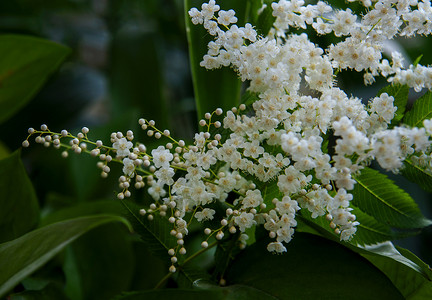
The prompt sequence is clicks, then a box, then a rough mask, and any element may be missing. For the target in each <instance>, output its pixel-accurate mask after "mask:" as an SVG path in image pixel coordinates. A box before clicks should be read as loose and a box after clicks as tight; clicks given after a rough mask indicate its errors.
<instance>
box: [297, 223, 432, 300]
mask: <svg viewBox="0 0 432 300" xmlns="http://www.w3.org/2000/svg"><path fill="white" fill-rule="evenodd" d="M298 217H299V218H298V219H299V221H300V222H299V223H298V224H299V225H301V226H300V227H299V226H297V232H299V231H302V232H308V233H312V234H314V235H319V236H321V237H325V238H327V239H329V240H330V241H333V242H336V243H339V244H340V245H343V246H345V247H346V248H348V249H350V250H351V251H354V252H356V253H358V254H360V255H362V256H363V257H365V258H366V259H367V260H369V261H370V262H371V263H372V264H374V265H375V266H376V267H377V268H378V269H380V270H381V271H382V272H383V273H385V275H386V276H387V277H388V278H389V279H390V280H391V281H392V282H393V284H394V285H395V286H396V288H397V289H398V290H399V291H400V292H401V293H402V294H403V295H404V296H405V298H407V299H430V295H431V283H432V282H431V278H432V270H431V269H430V268H429V266H428V265H426V264H425V263H424V262H422V261H421V260H420V259H419V258H417V257H416V256H415V255H414V254H412V253H411V252H409V251H408V250H405V249H403V248H397V250H396V249H395V247H394V246H393V244H392V243H391V242H389V241H387V242H384V243H378V244H374V245H367V246H359V245H357V246H356V245H354V244H355V239H356V238H355V237H354V239H353V240H352V242H351V243H346V242H341V241H339V239H338V237H337V236H335V235H334V234H331V232H329V231H328V230H325V229H324V228H323V227H322V226H319V225H318V224H316V223H314V222H312V221H310V220H308V219H307V218H305V217H303V216H298ZM297 235H298V233H297V234H296V238H297ZM294 241H295V239H294ZM411 283H412V284H411ZM413 295H422V296H423V297H422V296H419V297H412V296H413ZM425 295H427V296H425Z"/></svg>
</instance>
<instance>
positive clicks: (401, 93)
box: [377, 84, 409, 125]
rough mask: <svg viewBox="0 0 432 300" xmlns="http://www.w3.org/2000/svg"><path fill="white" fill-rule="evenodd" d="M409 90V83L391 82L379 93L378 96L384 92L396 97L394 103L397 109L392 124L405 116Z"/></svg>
mask: <svg viewBox="0 0 432 300" xmlns="http://www.w3.org/2000/svg"><path fill="white" fill-rule="evenodd" d="M408 92H409V87H408V86H407V85H401V84H391V85H388V86H386V87H384V88H382V89H381V90H380V91H379V92H378V94H377V96H380V95H381V94H383V93H387V94H388V95H389V96H393V98H394V102H393V104H394V106H396V107H397V110H396V113H395V116H394V118H393V120H392V125H395V124H398V123H399V121H400V120H402V118H403V116H404V113H405V110H406V106H407V102H408Z"/></svg>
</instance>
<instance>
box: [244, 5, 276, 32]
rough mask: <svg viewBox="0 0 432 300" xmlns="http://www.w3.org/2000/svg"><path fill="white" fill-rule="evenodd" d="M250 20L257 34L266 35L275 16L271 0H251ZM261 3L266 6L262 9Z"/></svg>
mask: <svg viewBox="0 0 432 300" xmlns="http://www.w3.org/2000/svg"><path fill="white" fill-rule="evenodd" d="M251 2H252V5H251V18H250V19H251V22H252V24H253V25H254V26H255V30H256V31H257V32H258V34H259V35H263V36H267V34H268V33H269V31H270V29H271V28H272V26H273V23H274V22H275V20H276V18H275V17H273V9H272V8H271V4H272V2H274V1H273V0H252V1H251ZM263 5H266V7H265V8H264V9H263Z"/></svg>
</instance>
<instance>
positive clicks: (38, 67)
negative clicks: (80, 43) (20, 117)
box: [0, 35, 70, 123]
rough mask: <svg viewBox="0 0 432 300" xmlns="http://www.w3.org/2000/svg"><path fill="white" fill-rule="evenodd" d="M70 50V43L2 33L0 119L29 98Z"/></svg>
mask: <svg viewBox="0 0 432 300" xmlns="http://www.w3.org/2000/svg"><path fill="white" fill-rule="evenodd" d="M69 53H70V50H69V49H68V48H67V47H65V46H62V45H59V44H57V43H54V42H51V41H47V40H43V39H39V38H34V37H29V36H20V35H2V36H1V37H0V123H2V122H4V121H6V120H7V119H8V118H10V117H11V116H12V115H14V114H15V113H16V112H17V111H18V110H19V109H21V108H22V107H23V106H24V105H25V104H26V103H27V102H28V101H30V99H31V98H32V97H33V96H34V95H35V94H36V93H37V92H38V91H39V89H40V88H41V87H42V85H43V84H44V83H45V81H46V80H47V78H48V76H49V75H51V74H52V73H53V72H54V71H55V70H56V69H57V68H58V67H59V65H60V64H61V62H62V61H63V60H64V59H65V58H66V56H67V55H68V54H69Z"/></svg>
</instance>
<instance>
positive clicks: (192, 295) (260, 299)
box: [113, 284, 276, 300]
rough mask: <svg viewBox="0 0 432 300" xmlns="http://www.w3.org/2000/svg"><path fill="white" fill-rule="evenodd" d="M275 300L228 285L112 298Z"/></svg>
mask: <svg viewBox="0 0 432 300" xmlns="http://www.w3.org/2000/svg"><path fill="white" fill-rule="evenodd" d="M141 299H146V300H152V299H154V300H172V299H188V300H202V299H206V300H275V299H276V298H274V297H272V296H270V295H269V294H267V293H265V292H263V291H260V290H257V289H255V288H254V287H251V286H244V285H239V284H236V285H230V286H227V287H218V286H214V285H211V286H208V287H205V288H203V287H202V288H199V289H198V288H197V289H165V290H150V291H139V292H130V293H124V294H123V295H120V296H117V297H115V298H114V299H113V300H141Z"/></svg>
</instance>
